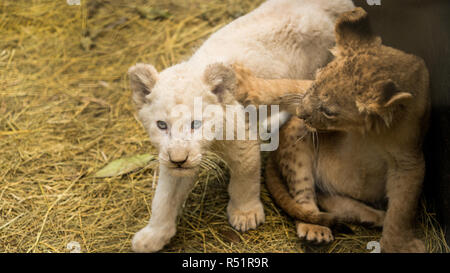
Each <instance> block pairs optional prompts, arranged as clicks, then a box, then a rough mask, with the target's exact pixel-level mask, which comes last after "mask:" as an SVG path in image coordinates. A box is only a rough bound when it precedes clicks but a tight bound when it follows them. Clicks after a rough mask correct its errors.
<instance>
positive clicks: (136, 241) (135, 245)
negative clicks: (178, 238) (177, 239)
mask: <svg viewBox="0 0 450 273" xmlns="http://www.w3.org/2000/svg"><path fill="white" fill-rule="evenodd" d="M174 235H175V231H174V230H167V229H166V230H163V229H155V228H151V227H148V226H147V227H145V228H143V229H141V230H140V231H138V233H136V234H135V235H134V237H133V241H132V243H131V245H132V249H133V251H134V252H156V251H159V250H161V249H162V248H163V247H164V246H165V245H166V244H167V243H168V242H169V241H170V239H171V238H172V237H173V236H174Z"/></svg>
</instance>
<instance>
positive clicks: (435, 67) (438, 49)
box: [354, 0, 450, 242]
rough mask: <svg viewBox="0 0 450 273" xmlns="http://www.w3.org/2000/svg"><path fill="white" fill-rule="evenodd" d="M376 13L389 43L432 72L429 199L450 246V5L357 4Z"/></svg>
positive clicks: (386, 0) (388, 0) (360, 0)
mask: <svg viewBox="0 0 450 273" xmlns="http://www.w3.org/2000/svg"><path fill="white" fill-rule="evenodd" d="M354 3H355V4H356V5H357V6H361V7H363V8H364V9H365V10H366V11H367V12H368V13H369V15H370V19H371V24H372V27H373V30H374V31H375V32H376V33H377V34H379V35H380V36H381V37H382V39H383V43H384V44H385V45H388V46H392V47H395V48H398V49H401V50H403V51H405V52H408V53H412V54H415V55H418V56H420V57H422V58H423V59H424V60H425V62H426V64H427V66H428V69H429V71H430V80H431V96H432V113H431V124H430V125H431V126H430V129H429V131H428V135H427V138H426V141H425V147H424V150H425V157H426V162H427V172H426V178H425V189H424V192H425V195H426V198H427V200H428V201H429V203H430V204H432V205H433V206H434V208H435V209H436V212H437V213H438V218H439V220H440V222H441V223H442V225H443V228H444V229H445V230H446V238H447V242H450V200H449V197H450V172H449V170H450V160H449V157H450V136H449V135H450V123H449V121H450V92H449V91H450V79H449V76H450V1H449V0H381V5H380V6H376V5H373V6H370V5H368V4H367V1H366V0H354Z"/></svg>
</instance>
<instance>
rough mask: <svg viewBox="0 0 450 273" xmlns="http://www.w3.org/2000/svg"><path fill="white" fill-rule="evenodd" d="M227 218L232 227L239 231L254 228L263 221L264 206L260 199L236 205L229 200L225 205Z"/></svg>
mask: <svg viewBox="0 0 450 273" xmlns="http://www.w3.org/2000/svg"><path fill="white" fill-rule="evenodd" d="M227 212H228V220H229V221H230V224H231V226H232V227H234V228H235V229H237V230H239V231H247V230H249V229H255V228H256V227H257V226H258V225H259V224H262V223H264V217H265V216H264V208H263V205H262V203H261V201H259V200H258V201H257V202H254V203H252V204H251V205H245V206H240V207H237V206H235V205H233V204H232V202H231V201H230V202H229V203H228V207H227Z"/></svg>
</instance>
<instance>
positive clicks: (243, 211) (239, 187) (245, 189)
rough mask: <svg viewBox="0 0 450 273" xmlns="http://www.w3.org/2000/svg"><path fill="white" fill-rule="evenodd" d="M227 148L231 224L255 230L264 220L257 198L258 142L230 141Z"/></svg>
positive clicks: (258, 178) (258, 198) (239, 228)
mask: <svg viewBox="0 0 450 273" xmlns="http://www.w3.org/2000/svg"><path fill="white" fill-rule="evenodd" d="M227 147H228V150H227V157H226V159H227V163H228V165H229V167H230V173H231V178H230V184H229V186H228V192H229V194H230V201H229V203H228V207H227V213H228V219H229V221H230V224H231V225H232V226H233V227H234V228H235V229H237V230H239V231H247V230H249V229H255V228H256V227H257V226H258V225H259V224H261V223H263V222H264V209H263V205H262V203H261V199H260V185H261V175H260V151H259V143H258V142H257V141H233V142H230V143H229V146H227Z"/></svg>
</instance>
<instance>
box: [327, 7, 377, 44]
mask: <svg viewBox="0 0 450 273" xmlns="http://www.w3.org/2000/svg"><path fill="white" fill-rule="evenodd" d="M335 34H336V43H337V45H338V47H339V48H340V49H344V50H345V49H356V48H359V47H362V46H365V45H366V46H367V45H369V44H371V43H373V42H374V41H379V38H377V37H375V35H374V34H373V32H372V28H371V26H370V22H369V16H368V14H367V12H366V11H365V10H364V9H362V8H356V9H354V10H352V11H349V12H345V13H343V14H342V15H341V16H340V17H339V18H338V20H337V22H336V27H335Z"/></svg>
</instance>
